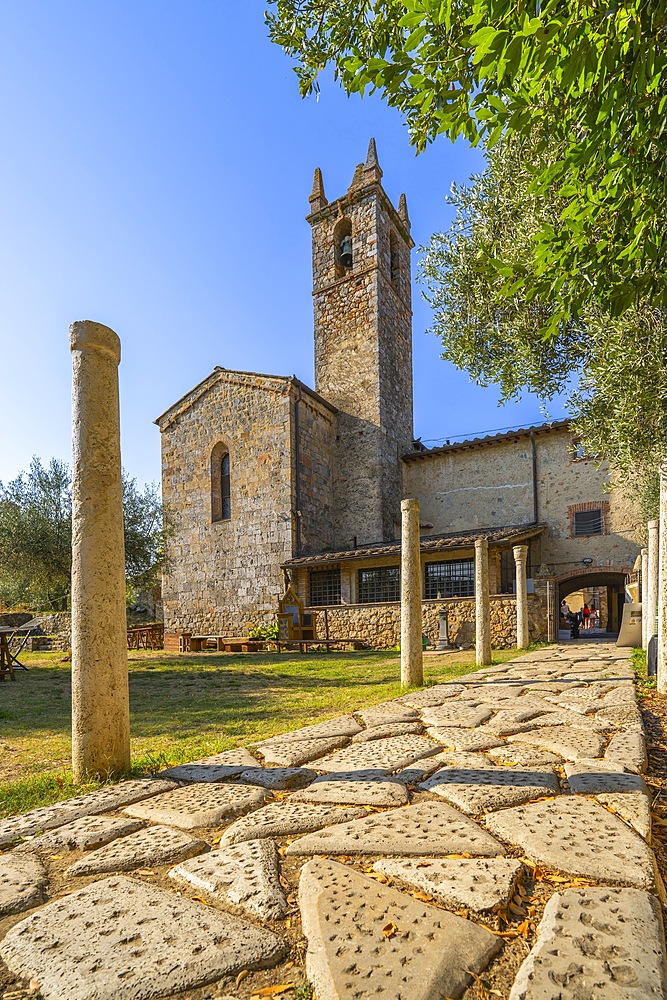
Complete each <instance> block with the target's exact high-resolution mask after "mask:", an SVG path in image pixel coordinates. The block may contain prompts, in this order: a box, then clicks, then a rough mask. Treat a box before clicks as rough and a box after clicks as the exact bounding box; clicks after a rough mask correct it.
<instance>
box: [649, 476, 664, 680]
mask: <svg viewBox="0 0 667 1000" xmlns="http://www.w3.org/2000/svg"><path fill="white" fill-rule="evenodd" d="M658 530H659V537H658V586H657V600H658V664H657V673H658V684H657V686H658V692H659V693H660V694H666V693H667V461H664V460H663V461H662V462H661V463H660V525H659V528H658ZM649 541H650V534H649ZM650 573H651V566H650V559H649V576H650ZM650 611H651V608H649V612H650Z"/></svg>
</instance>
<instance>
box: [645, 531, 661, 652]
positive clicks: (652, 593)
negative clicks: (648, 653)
mask: <svg viewBox="0 0 667 1000" xmlns="http://www.w3.org/2000/svg"><path fill="white" fill-rule="evenodd" d="M647 528H648V570H647V582H646V631H647V633H648V639H647V642H646V645H647V646H648V642H649V640H650V639H651V636H653V635H655V616H656V615H657V613H658V575H659V572H660V545H659V541H660V522H659V521H649V522H648V524H647Z"/></svg>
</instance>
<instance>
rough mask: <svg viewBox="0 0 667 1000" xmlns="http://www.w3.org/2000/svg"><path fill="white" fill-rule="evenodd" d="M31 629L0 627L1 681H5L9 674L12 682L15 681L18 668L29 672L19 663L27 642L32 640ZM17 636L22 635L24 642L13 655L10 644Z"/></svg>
mask: <svg viewBox="0 0 667 1000" xmlns="http://www.w3.org/2000/svg"><path fill="white" fill-rule="evenodd" d="M31 631H32V630H31V629H25V628H10V627H7V626H5V625H2V626H0V681H4V679H5V674H9V679H10V681H15V680H16V677H15V676H14V668H15V667H18V668H19V670H27V669H28V668H27V667H24V666H23V664H22V663H20V662H19V658H18V657H19V653H20V652H21V650H22V649H23V647H24V646H25V644H26V642H27V641H28V639H29V638H30V633H31ZM15 635H22V636H23V642H22V643H21V645H20V646H19V648H18V649H17V651H16V652H15V653H12V651H11V649H10V643H11V641H12V639H13V638H14V636H15Z"/></svg>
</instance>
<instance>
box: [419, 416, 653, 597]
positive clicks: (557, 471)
mask: <svg viewBox="0 0 667 1000" xmlns="http://www.w3.org/2000/svg"><path fill="white" fill-rule="evenodd" d="M534 440H535V486H536V498H535V499H536V503H534V496H533V455H532V447H531V440H530V437H529V435H527V434H524V435H518V434H517V435H516V436H512V435H511V434H510V435H503V436H502V438H499V439H497V440H494V439H493V438H490V439H486V440H485V441H483V442H482V443H479V444H476V445H474V446H465V447H463V446H452V447H451V448H443V449H436V450H435V451H434V452H433V453H432V454H427V455H426V456H425V457H423V458H414V459H413V458H410V459H408V460H407V462H405V463H404V464H405V477H406V493H407V495H409V496H414V497H416V498H417V499H418V500H419V501H420V503H421V518H422V523H424V524H426V525H428V527H427V528H426V529H425V532H426V533H427V534H437V533H439V532H447V531H455V530H458V529H462V530H463V529H468V530H469V529H470V528H474V527H494V526H499V525H521V524H530V523H533V521H534V520H535V510H536V513H537V522H538V523H541V524H546V526H547V527H546V531H545V532H544V533H543V535H542V536H541V539H540V540H539V542H537V543H534V544H533V545H532V546H531V561H532V564H533V565H532V568H533V573H534V575H536V576H537V575H541V576H552V577H554V578H556V579H558V578H559V577H561V576H563V575H564V574H567V573H568V572H571V571H573V570H575V569H577V568H580V569H581V570H582V571H586V566H588V567H589V570H588V572H590V575H591V578H592V577H593V576H594V575H595V573H596V571H597V572H598V573H599V572H601V571H602V570H604V569H607V568H611V567H613V568H614V570H615V571H616V570H618V571H620V572H621V573H623V572H624V571H625V570H629V569H631V568H632V566H633V564H634V562H635V559H636V557H637V555H638V553H639V550H640V545H641V541H640V538H641V535H640V532H641V528H642V519H641V515H640V513H639V510H638V508H637V505H636V504H635V503H634V502H633V501H632V500H630V499H628V497H627V496H625V495H624V494H623V492H622V490H621V489H619V488H613V489H612V490H611V491H609V489H608V484H609V483H610V482H611V483H612V484H613V483H614V475H613V472H612V471H611V470H610V469H609V466H608V464H607V463H602V464H601V465H600V466H596V464H595V462H594V461H592V460H581V459H577V457H576V455H575V443H574V441H573V437H572V434H571V433H570V431H569V430H568V428H567V427H566V426H563V425H557V426H555V427H553V428H551V429H546V430H538V431H536V433H535V439H534ZM574 507H578V508H579V509H584V508H586V509H590V508H591V507H600V508H601V509H602V510H603V514H604V531H605V533H604V534H602V535H589V536H582V537H574V534H573V508H574ZM584 559H586V560H590V562H589V563H586V564H584V562H583V560H584Z"/></svg>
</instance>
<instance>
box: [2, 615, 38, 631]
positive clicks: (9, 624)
mask: <svg viewBox="0 0 667 1000" xmlns="http://www.w3.org/2000/svg"><path fill="white" fill-rule="evenodd" d="M31 618H32V612H31V611H5V612H3V613H2V614H0V625H1V626H3V628H19V626H21V625H25V623H26V622H29V621H30V619H31Z"/></svg>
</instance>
